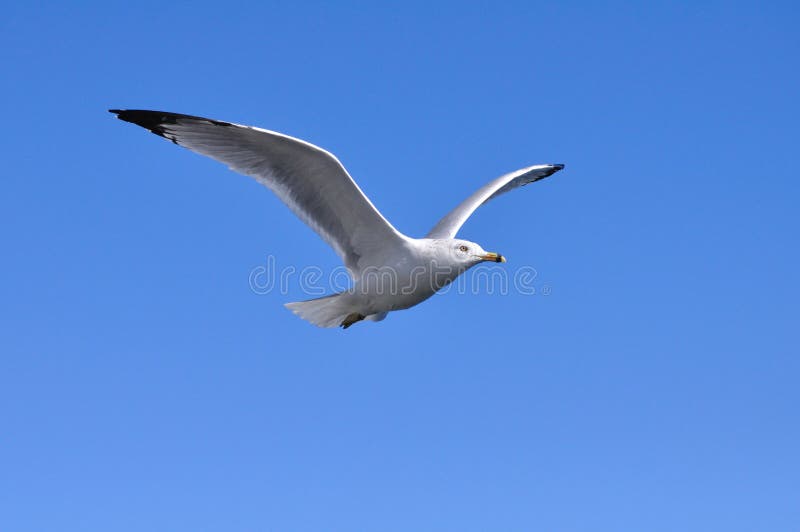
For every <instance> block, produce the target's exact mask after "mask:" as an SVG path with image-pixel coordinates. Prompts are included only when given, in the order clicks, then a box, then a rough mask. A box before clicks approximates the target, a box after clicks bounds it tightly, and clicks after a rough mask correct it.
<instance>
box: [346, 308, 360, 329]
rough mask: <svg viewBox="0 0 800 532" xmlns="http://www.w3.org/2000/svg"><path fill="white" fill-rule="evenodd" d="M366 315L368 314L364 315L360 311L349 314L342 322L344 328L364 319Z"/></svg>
mask: <svg viewBox="0 0 800 532" xmlns="http://www.w3.org/2000/svg"><path fill="white" fill-rule="evenodd" d="M365 317H366V316H364V315H363V314H359V313H358V312H352V313H350V314H348V315H347V317H346V318H345V319H344V321H343V322H342V329H347V328H348V327H350V326H351V325H352V324H354V323H355V322H357V321H361V320H363V319H364V318H365Z"/></svg>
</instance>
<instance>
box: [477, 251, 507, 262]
mask: <svg viewBox="0 0 800 532" xmlns="http://www.w3.org/2000/svg"><path fill="white" fill-rule="evenodd" d="M481 258H482V259H483V260H488V261H492V262H505V261H506V258H505V257H504V256H502V255H501V254H499V253H487V254H486V255H483V256H482V257H481Z"/></svg>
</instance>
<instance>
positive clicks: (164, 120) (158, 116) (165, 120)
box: [108, 109, 233, 131]
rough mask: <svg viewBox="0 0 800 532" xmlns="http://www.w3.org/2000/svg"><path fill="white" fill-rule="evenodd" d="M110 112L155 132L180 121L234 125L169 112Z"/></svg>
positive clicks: (124, 110)
mask: <svg viewBox="0 0 800 532" xmlns="http://www.w3.org/2000/svg"><path fill="white" fill-rule="evenodd" d="M108 112H109V113H114V114H115V115H117V118H119V119H120V120H124V121H125V122H131V123H132V124H136V125H138V126H142V127H144V128H147V129H149V130H150V131H153V127H158V126H160V125H162V124H175V123H177V121H178V120H199V121H202V122H209V123H211V124H214V125H216V126H232V125H233V124H231V123H230V122H223V121H221V120H214V119H211V118H204V117H202V116H194V115H184V114H181V113H170V112H167V111H147V110H144V109H109V110H108Z"/></svg>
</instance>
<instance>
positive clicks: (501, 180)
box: [427, 164, 564, 238]
mask: <svg viewBox="0 0 800 532" xmlns="http://www.w3.org/2000/svg"><path fill="white" fill-rule="evenodd" d="M562 168H564V165H563V164H540V165H536V166H529V167H527V168H523V169H521V170H517V171H516V172H511V173H510V174H506V175H504V176H501V177H498V178H497V179H495V180H494V181H491V182H490V183H487V184H486V185H484V186H483V187H481V188H479V189H478V190H477V191H476V192H475V193H474V194H472V195H471V196H470V197H468V198H467V199H465V200H464V201H462V202H461V203H459V204H458V206H457V207H456V208H455V209H453V210H452V211H450V212H449V213H447V215H446V216H445V217H444V218H442V219H441V220H439V223H437V224H436V225H435V226H434V228H433V229H431V230H430V232H429V233H428V235H427V237H428V238H455V236H456V233H458V230H459V229H460V228H461V226H462V225H464V222H466V221H467V218H469V217H470V216H471V215H472V213H473V212H475V209H477V208H478V207H480V206H481V205H483V204H484V203H486V202H487V201H489V200H490V199H493V198H496V197H497V196H499V195H501V194H505V193H506V192H508V191H510V190H514V189H515V188H518V187H521V186H524V185H527V184H528V183H533V182H534V181H539V180H540V179H544V178H545V177H548V176H551V175H553V174H554V173H556V172H558V171H559V170H561V169H562Z"/></svg>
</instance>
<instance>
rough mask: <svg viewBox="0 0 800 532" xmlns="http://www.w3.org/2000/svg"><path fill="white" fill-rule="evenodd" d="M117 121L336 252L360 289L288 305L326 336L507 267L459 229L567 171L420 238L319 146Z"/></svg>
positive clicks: (527, 171)
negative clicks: (232, 175)
mask: <svg viewBox="0 0 800 532" xmlns="http://www.w3.org/2000/svg"><path fill="white" fill-rule="evenodd" d="M109 112H111V113H114V114H115V115H116V116H117V118H119V119H120V120H123V121H125V122H130V123H132V124H136V125H138V126H141V127H143V128H145V129H147V130H149V131H151V132H152V133H154V134H156V135H159V136H160V137H163V138H165V139H167V140H170V141H172V142H173V143H175V144H177V145H179V146H182V147H184V148H188V149H189V150H191V151H194V152H196V153H199V154H201V155H205V156H208V157H210V158H212V159H215V160H217V161H219V162H221V163H224V164H226V165H227V166H228V167H229V168H230V169H231V170H233V171H235V172H238V173H241V174H244V175H247V176H250V177H253V178H255V179H256V181H258V182H259V183H261V184H262V185H264V186H266V187H267V188H268V189H270V190H272V192H274V193H275V194H276V195H277V196H278V198H280V199H281V200H282V201H283V203H285V204H286V205H287V206H288V207H289V209H291V211H292V212H294V214H295V215H297V216H298V217H299V218H300V219H301V220H302V221H303V222H305V223H306V224H307V225H308V226H310V227H311V229H313V230H314V231H315V232H316V233H317V234H318V235H319V236H320V237H321V238H322V239H323V240H324V241H325V242H327V243H328V245H330V246H331V247H332V248H333V250H334V251H335V252H336V254H337V255H338V256H339V257H340V258H341V260H342V262H343V263H344V265H345V266H346V268H347V270H348V272H349V274H350V277H351V279H352V281H353V283H352V286H351V287H350V288H349V289H348V290H345V291H342V292H339V293H335V294H331V295H327V296H324V297H320V298H316V299H311V300H307V301H296V302H292V303H286V304H285V307H286V308H288V309H289V310H291V311H292V312H293V313H294V314H296V315H297V316H299V317H300V318H302V319H304V320H306V321H308V322H310V323H312V324H314V325H317V326H319V327H328V328H332V327H341V328H343V329H347V328H348V327H350V326H351V325H353V324H354V323H357V322H360V321H364V320H366V321H373V322H377V321H381V320H383V319H384V318H386V316H387V314H388V313H389V312H394V311H398V310H404V309H408V308H411V307H413V306H415V305H417V304H419V303H422V302H423V301H425V300H426V299H428V298H430V297H431V296H432V295H434V294H435V293H436V292H437V291H439V290H440V289H441V288H443V287H444V286H446V285H447V284H449V283H451V282H452V281H453V280H455V279H456V278H457V277H458V276H459V275H461V274H463V273H464V272H465V271H467V270H468V269H469V268H471V267H473V266H475V265H477V264H480V263H482V262H506V259H505V257H503V255H501V254H499V253H496V252H488V251H486V250H484V249H483V248H482V247H481V246H480V245H479V244H477V243H475V242H470V241H469V240H464V239H459V238H456V234H457V233H458V231H459V229H460V228H461V226H462V225H463V224H464V222H466V220H467V218H469V217H470V216H471V215H472V213H473V212H474V211H475V210H476V209H477V208H478V207H480V206H481V205H483V204H484V203H486V202H487V201H490V200H492V199H494V198H496V197H498V196H500V195H502V194H505V193H506V192H509V191H511V190H514V189H516V188H519V187H522V186H523V185H528V184H530V183H534V182H536V181H540V180H542V179H544V178H546V177H549V176H551V175H552V174H554V173H556V172H558V171H559V170H562V169H563V168H564V165H563V164H539V165H534V166H528V167H525V168H522V169H519V170H516V171H514V172H511V173H508V174H505V175H502V176H500V177H498V178H496V179H494V180H492V181H490V182H489V183H487V184H486V185H484V186H483V187H481V188H480V189H478V190H477V191H475V192H474V193H473V194H472V195H470V196H469V197H468V198H467V199H465V200H464V201H462V202H461V203H459V204H458V205H457V206H456V207H455V208H454V209H453V210H452V211H450V212H449V213H448V214H446V215H445V216H444V217H443V218H442V219H441V220H439V222H438V223H437V224H436V225H435V226H433V228H432V229H431V230H430V231H429V232H428V234H427V235H425V237H424V238H412V237H409V236H406V235H405V234H403V233H401V232H400V231H398V230H397V229H395V228H394V226H392V224H391V223H389V221H388V220H387V219H386V218H384V217H383V215H381V213H380V212H379V211H378V209H376V208H375V206H374V205H373V204H372V202H371V201H370V200H369V198H367V196H366V195H365V194H364V193H363V192H362V191H361V189H360V188H359V186H358V185H357V184H356V182H355V181H354V180H353V178H352V177H350V174H348V172H347V170H345V168H344V166H343V165H342V163H341V162H339V160H338V159H337V158H336V156H334V155H333V154H332V153H330V152H328V151H326V150H324V149H322V148H320V147H318V146H315V145H313V144H311V143H309V142H306V141H303V140H300V139H297V138H294V137H290V136H288V135H284V134H282V133H278V132H275V131H269V130H266V129H261V128H258V127H253V126H246V125H241V124H235V123H232V122H225V121H221V120H214V119H211V118H203V117H199V116H192V115H185V114H179V113H170V112H163V111H147V110H136V109H110V110H109Z"/></svg>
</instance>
